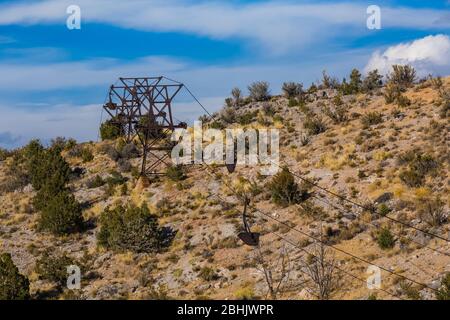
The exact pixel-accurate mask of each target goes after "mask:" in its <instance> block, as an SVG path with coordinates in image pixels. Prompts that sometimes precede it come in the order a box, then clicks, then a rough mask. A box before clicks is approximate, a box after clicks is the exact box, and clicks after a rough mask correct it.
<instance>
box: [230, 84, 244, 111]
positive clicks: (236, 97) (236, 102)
mask: <svg viewBox="0 0 450 320" xmlns="http://www.w3.org/2000/svg"><path fill="white" fill-rule="evenodd" d="M231 96H232V97H233V106H234V107H240V106H241V105H242V102H243V100H242V91H241V89H239V88H233V90H231Z"/></svg>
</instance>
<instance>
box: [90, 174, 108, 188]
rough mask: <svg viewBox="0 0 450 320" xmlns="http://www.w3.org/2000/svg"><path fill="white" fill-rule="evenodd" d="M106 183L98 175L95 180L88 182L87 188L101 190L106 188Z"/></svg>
mask: <svg viewBox="0 0 450 320" xmlns="http://www.w3.org/2000/svg"><path fill="white" fill-rule="evenodd" d="M105 183H106V181H105V180H104V179H103V178H102V177H101V176H99V175H96V176H95V178H93V179H91V180H89V181H88V182H86V187H88V188H89V189H95V188H100V187H102V186H104V185H105Z"/></svg>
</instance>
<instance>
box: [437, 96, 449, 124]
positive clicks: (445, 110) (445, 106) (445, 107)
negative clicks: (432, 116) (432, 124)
mask: <svg viewBox="0 0 450 320" xmlns="http://www.w3.org/2000/svg"><path fill="white" fill-rule="evenodd" d="M439 116H440V117H441V118H442V119H445V118H447V117H449V116H450V99H448V100H444V102H443V103H442V105H441V108H440V110H439Z"/></svg>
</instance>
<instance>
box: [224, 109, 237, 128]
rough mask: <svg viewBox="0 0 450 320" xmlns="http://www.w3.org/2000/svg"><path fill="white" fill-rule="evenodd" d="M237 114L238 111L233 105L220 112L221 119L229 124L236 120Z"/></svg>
mask: <svg viewBox="0 0 450 320" xmlns="http://www.w3.org/2000/svg"><path fill="white" fill-rule="evenodd" d="M236 118H237V115H236V111H235V109H234V108H232V107H225V108H223V109H222V111H221V112H220V119H221V120H222V121H223V122H225V123H228V124H231V123H234V122H235V121H236Z"/></svg>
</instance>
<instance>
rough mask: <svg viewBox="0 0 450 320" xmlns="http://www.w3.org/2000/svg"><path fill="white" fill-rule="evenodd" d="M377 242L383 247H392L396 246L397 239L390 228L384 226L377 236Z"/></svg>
mask: <svg viewBox="0 0 450 320" xmlns="http://www.w3.org/2000/svg"><path fill="white" fill-rule="evenodd" d="M377 243H378V245H379V246H380V248H381V249H383V250H385V249H391V248H393V247H394V244H395V239H394V236H393V235H392V233H391V231H390V230H389V229H386V228H383V229H382V230H381V231H380V232H379V234H378V238H377Z"/></svg>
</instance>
